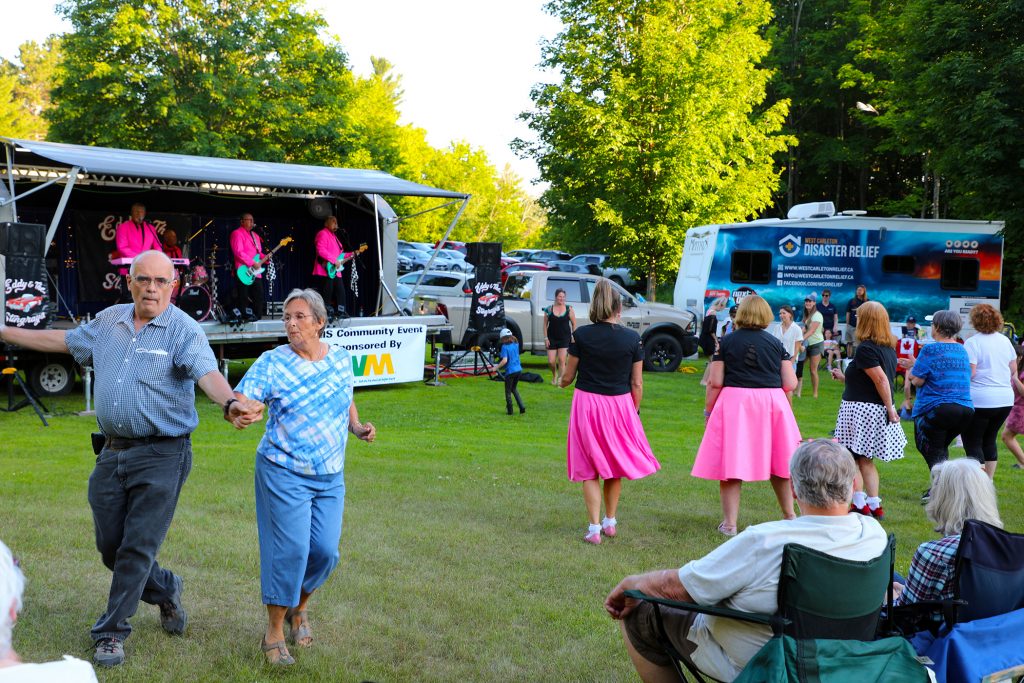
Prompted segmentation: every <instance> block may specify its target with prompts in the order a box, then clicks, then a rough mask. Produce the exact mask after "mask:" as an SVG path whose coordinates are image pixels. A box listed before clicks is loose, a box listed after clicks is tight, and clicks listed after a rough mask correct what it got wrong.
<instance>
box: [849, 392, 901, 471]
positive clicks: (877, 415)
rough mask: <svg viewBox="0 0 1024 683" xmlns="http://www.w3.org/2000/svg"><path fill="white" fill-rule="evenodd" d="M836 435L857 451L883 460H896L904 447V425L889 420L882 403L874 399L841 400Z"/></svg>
mask: <svg viewBox="0 0 1024 683" xmlns="http://www.w3.org/2000/svg"><path fill="white" fill-rule="evenodd" d="M835 438H836V441H838V442H839V443H841V444H843V445H844V446H846V447H847V448H849V449H850V450H851V451H853V452H854V453H856V454H857V455H863V456H864V457H866V458H878V459H879V460H881V461H883V462H889V461H890V460H899V459H900V458H902V457H903V450H904V449H905V448H906V447H907V435H906V434H905V433H904V432H903V426H902V425H901V424H900V423H899V422H889V419H888V416H887V415H886V410H885V406H883V405H879V404H877V403H859V402H856V401H843V402H842V403H840V404H839V416H838V417H837V418H836V433H835Z"/></svg>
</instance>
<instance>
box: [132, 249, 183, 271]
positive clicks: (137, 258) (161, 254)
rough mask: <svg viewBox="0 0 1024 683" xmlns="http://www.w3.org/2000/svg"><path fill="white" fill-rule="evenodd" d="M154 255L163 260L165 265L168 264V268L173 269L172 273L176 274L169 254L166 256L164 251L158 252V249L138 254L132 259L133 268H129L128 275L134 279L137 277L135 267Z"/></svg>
mask: <svg viewBox="0 0 1024 683" xmlns="http://www.w3.org/2000/svg"><path fill="white" fill-rule="evenodd" d="M152 254H156V255H158V256H159V257H160V258H161V259H163V261H164V263H166V264H167V266H168V267H169V268H170V269H171V272H172V273H173V272H174V264H173V263H171V257H170V256H168V255H167V254H165V253H164V252H162V251H157V250H156V249H150V250H149V251H144V252H142V253H141V254H136V256H135V258H133V259H132V265H131V267H129V268H128V274H129V275H131V276H132V277H135V267H136V266H137V265H138V264H139V262H140V261H141V260H142V259H144V258H146V257H148V256H151V255H152Z"/></svg>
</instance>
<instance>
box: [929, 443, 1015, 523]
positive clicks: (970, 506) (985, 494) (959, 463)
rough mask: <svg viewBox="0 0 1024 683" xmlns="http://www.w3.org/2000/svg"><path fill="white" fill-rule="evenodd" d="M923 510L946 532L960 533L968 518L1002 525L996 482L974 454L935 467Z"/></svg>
mask: <svg viewBox="0 0 1024 683" xmlns="http://www.w3.org/2000/svg"><path fill="white" fill-rule="evenodd" d="M924 512H925V514H926V515H928V519H930V520H931V521H932V522H934V523H935V530H936V531H938V532H939V533H940V534H942V535H943V536H955V535H956V534H959V533H960V532H961V531H963V528H964V522H965V521H967V520H968V519H976V520H978V521H980V522H988V523H989V524H991V525H993V526H997V527H999V528H1000V529H1002V528H1003V520H1001V519H1000V518H999V507H998V506H997V505H996V487H995V484H993V483H992V480H991V479H989V478H988V475H987V474H985V470H984V469H983V468H982V466H981V463H979V462H978V461H977V460H975V459H974V458H957V459H955V460H946V461H945V462H940V463H939V464H938V465H936V466H935V467H933V468H932V488H931V494H930V496H929V498H928V503H927V505H925V508H924Z"/></svg>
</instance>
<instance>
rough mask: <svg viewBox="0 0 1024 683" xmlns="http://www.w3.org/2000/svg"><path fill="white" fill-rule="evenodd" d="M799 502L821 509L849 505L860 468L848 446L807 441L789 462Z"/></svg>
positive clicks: (818, 440)
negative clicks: (855, 478)
mask: <svg viewBox="0 0 1024 683" xmlns="http://www.w3.org/2000/svg"><path fill="white" fill-rule="evenodd" d="M789 472H790V476H791V477H792V478H793V492H794V493H795V494H796V497H797V499H798V500H802V501H804V502H805V503H808V504H809V505H813V506H815V507H819V508H827V507H831V506H833V505H839V504H842V505H848V504H849V503H850V500H851V499H852V498H853V478H854V476H856V474H857V465H856V463H855V462H854V460H853V455H851V454H850V451H849V450H847V448H846V446H843V445H842V444H840V443H838V442H836V441H832V440H830V439H814V440H812V441H805V442H803V443H802V444H800V446H799V447H798V448H797V449H796V451H794V452H793V457H792V458H791V459H790V461H789Z"/></svg>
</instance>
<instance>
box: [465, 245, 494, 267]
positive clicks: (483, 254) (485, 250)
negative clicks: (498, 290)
mask: <svg viewBox="0 0 1024 683" xmlns="http://www.w3.org/2000/svg"><path fill="white" fill-rule="evenodd" d="M466 261H467V262H468V263H472V264H473V265H474V266H476V267H477V268H481V267H486V266H492V265H493V266H496V267H497V268H499V269H500V268H501V242H468V243H467V244H466Z"/></svg>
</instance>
